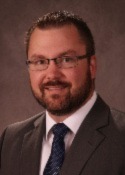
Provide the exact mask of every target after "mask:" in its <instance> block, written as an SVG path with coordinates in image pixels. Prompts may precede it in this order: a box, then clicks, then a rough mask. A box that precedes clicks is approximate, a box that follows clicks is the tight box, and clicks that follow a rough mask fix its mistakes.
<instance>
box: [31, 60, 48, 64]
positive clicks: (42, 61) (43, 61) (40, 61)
mask: <svg viewBox="0 0 125 175" xmlns="http://www.w3.org/2000/svg"><path fill="white" fill-rule="evenodd" d="M34 64H35V65H43V64H46V60H45V59H41V60H37V61H34Z"/></svg>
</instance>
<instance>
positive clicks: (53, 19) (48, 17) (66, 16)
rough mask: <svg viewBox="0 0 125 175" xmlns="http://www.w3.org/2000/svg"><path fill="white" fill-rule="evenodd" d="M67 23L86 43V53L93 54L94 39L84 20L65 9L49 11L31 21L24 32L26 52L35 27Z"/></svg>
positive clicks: (43, 27) (45, 27)
mask: <svg viewBox="0 0 125 175" xmlns="http://www.w3.org/2000/svg"><path fill="white" fill-rule="evenodd" d="M69 24H73V25H74V26H75V27H76V28H77V30H78V32H79V34H80V36H81V38H82V39H83V41H84V42H85V44H86V52H87V54H89V55H90V56H91V55H94V54H95V44H94V39H93V36H92V33H91V31H90V29H89V27H88V26H87V24H86V22H84V21H83V19H82V18H80V17H79V16H78V15H75V14H73V13H69V12H67V11H56V12H51V13H47V14H45V15H43V16H42V17H40V18H38V20H36V21H35V22H34V23H33V25H32V26H31V27H30V28H29V30H28V32H27V34H26V38H25V43H26V52H27V53H28V48H29V42H30V37H31V34H32V33H33V31H34V29H35V28H39V29H47V28H54V27H56V28H57V27H61V26H64V25H69Z"/></svg>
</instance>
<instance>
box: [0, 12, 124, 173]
mask: <svg viewBox="0 0 125 175" xmlns="http://www.w3.org/2000/svg"><path fill="white" fill-rule="evenodd" d="M26 50H27V57H28V60H27V65H28V69H29V76H30V82H31V88H32V92H33V94H34V96H35V98H36V99H37V101H38V102H39V103H40V104H41V105H42V106H43V107H45V109H46V111H45V112H42V113H40V114H38V115H36V116H34V117H32V118H30V119H28V120H26V121H23V122H19V123H16V124H12V125H11V126H9V127H8V128H7V129H6V130H5V131H4V133H3V135H2V137H1V146H0V147H1V172H0V173H1V174H0V175H57V174H60V175H92V174H93V175H125V114H123V113H121V112H118V111H116V110H111V109H110V108H109V107H108V106H107V105H106V104H105V102H104V101H103V100H102V99H101V97H100V96H99V95H98V94H97V93H96V92H95V82H94V81H95V77H96V56H95V46H94V41H93V37H92V34H91V32H90V30H89V28H88V26H87V25H86V23H85V22H84V21H83V20H82V19H81V18H80V17H78V16H76V15H74V14H72V13H68V12H66V11H63V12H60V11H59V12H54V13H49V14H46V15H44V16H43V17H41V18H39V19H38V20H37V21H36V22H35V23H34V24H33V26H32V27H31V28H30V29H29V31H28V33H27V37H26ZM62 128H63V129H62Z"/></svg>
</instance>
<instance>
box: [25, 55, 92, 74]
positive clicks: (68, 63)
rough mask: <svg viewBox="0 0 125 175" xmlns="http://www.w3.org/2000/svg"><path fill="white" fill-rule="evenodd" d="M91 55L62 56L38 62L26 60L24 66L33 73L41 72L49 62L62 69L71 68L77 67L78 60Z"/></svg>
mask: <svg viewBox="0 0 125 175" xmlns="http://www.w3.org/2000/svg"><path fill="white" fill-rule="evenodd" d="M90 56H91V55H89V54H86V55H81V56H62V57H57V58H52V59H38V60H33V61H30V60H27V61H26V64H27V65H28V68H29V69H30V70H33V71H42V70H45V69H47V68H48V66H49V63H50V61H54V63H55V64H56V65H57V66H58V67H59V68H63V69H67V68H73V67H75V66H77V64H78V60H81V59H85V58H88V57H90Z"/></svg>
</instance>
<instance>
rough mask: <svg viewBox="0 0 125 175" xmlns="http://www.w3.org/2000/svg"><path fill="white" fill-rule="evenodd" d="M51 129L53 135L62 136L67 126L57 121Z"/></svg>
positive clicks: (66, 130)
mask: <svg viewBox="0 0 125 175" xmlns="http://www.w3.org/2000/svg"><path fill="white" fill-rule="evenodd" d="M52 131H53V134H54V135H55V136H59V137H64V136H65V135H66V133H67V132H68V131H69V128H68V127H67V126H66V125H65V124H64V123H58V124H55V125H54V126H53V128H52Z"/></svg>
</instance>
